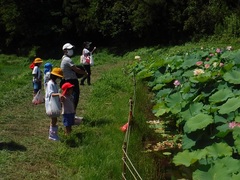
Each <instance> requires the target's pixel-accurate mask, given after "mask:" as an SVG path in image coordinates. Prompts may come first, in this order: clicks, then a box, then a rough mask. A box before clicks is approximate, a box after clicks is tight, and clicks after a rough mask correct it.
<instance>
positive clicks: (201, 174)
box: [193, 164, 231, 180]
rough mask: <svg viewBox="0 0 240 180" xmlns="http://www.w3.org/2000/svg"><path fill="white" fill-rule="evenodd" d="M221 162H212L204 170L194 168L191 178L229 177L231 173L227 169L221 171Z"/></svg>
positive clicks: (213, 179) (214, 178) (198, 179)
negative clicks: (206, 169)
mask: <svg viewBox="0 0 240 180" xmlns="http://www.w3.org/2000/svg"><path fill="white" fill-rule="evenodd" d="M223 169H224V165H223V164H214V165H212V166H211V168H210V169H209V170H208V171H207V172H206V171H201V170H196V171H195V172H194V173H193V179H196V180H203V179H204V180H227V179H231V175H230V174H229V173H228V172H227V171H223Z"/></svg>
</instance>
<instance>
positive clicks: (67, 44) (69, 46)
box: [62, 43, 74, 50]
mask: <svg viewBox="0 0 240 180" xmlns="http://www.w3.org/2000/svg"><path fill="white" fill-rule="evenodd" d="M73 47H74V46H73V45H71V44H70V43H66V44H64V45H63V47H62V50H65V49H72V48H73Z"/></svg>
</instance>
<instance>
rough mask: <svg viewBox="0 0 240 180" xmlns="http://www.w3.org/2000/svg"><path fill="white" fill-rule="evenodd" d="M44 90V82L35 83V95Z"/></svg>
mask: <svg viewBox="0 0 240 180" xmlns="http://www.w3.org/2000/svg"><path fill="white" fill-rule="evenodd" d="M41 88H42V82H41V81H39V82H33V90H34V93H37V92H38V91H39V90H40V89H41Z"/></svg>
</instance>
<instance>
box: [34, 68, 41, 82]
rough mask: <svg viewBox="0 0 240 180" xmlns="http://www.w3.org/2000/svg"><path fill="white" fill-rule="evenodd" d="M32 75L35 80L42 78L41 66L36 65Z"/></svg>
mask: <svg viewBox="0 0 240 180" xmlns="http://www.w3.org/2000/svg"><path fill="white" fill-rule="evenodd" d="M36 74H37V78H35V75H36ZM32 75H34V77H33V81H36V80H41V71H40V68H39V67H38V66H34V68H33V71H32Z"/></svg>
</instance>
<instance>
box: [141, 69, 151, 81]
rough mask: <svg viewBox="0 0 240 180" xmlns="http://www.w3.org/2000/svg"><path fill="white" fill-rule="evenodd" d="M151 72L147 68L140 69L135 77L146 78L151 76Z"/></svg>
mask: <svg viewBox="0 0 240 180" xmlns="http://www.w3.org/2000/svg"><path fill="white" fill-rule="evenodd" d="M153 74H154V73H153V72H152V71H149V70H148V69H143V70H142V71H140V72H139V73H137V77H138V78H140V79H144V78H148V77H151V76H153Z"/></svg>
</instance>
